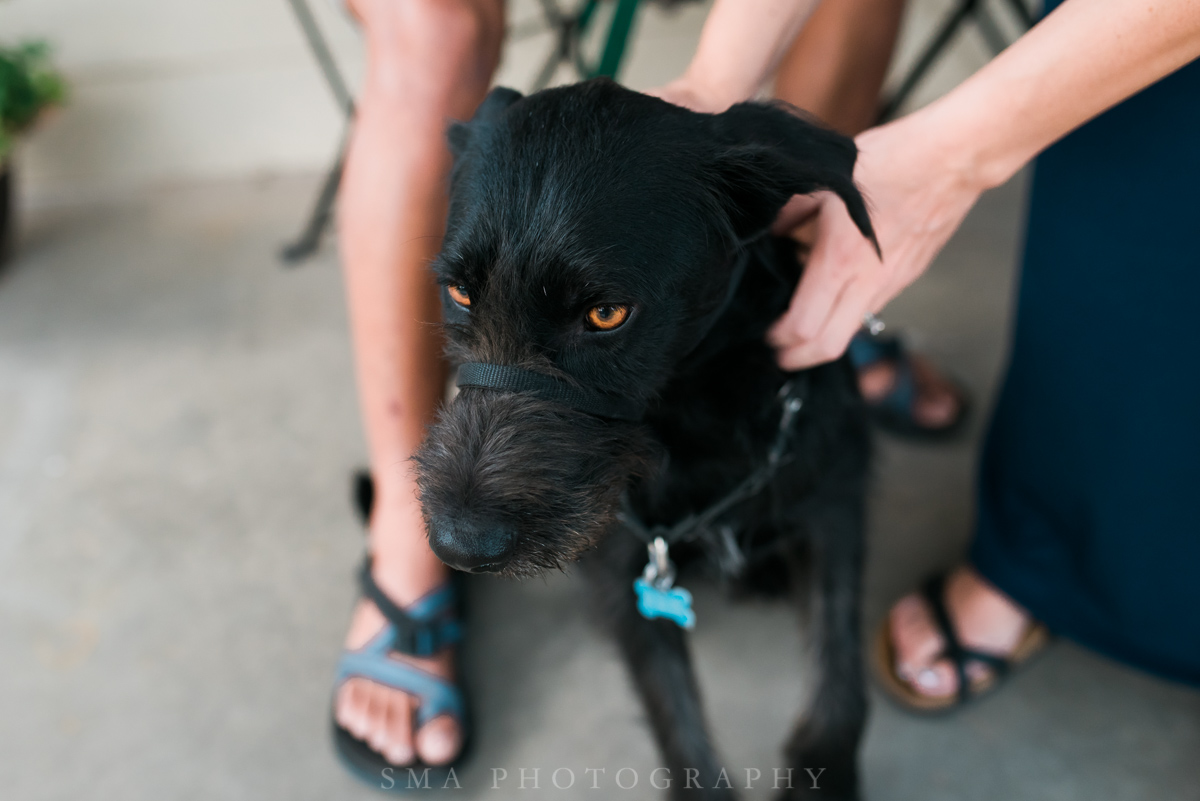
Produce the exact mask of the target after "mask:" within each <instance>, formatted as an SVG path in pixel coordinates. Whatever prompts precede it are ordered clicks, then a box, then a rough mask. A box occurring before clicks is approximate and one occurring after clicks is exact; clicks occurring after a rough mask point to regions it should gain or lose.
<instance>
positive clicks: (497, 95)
mask: <svg viewBox="0 0 1200 801" xmlns="http://www.w3.org/2000/svg"><path fill="white" fill-rule="evenodd" d="M522 97H524V95H522V94H521V93H520V92H518V91H517V90H516V89H507V88H505V87H503V86H497V87H496V88H495V89H493V90H492V91H490V92H488V94H487V97H485V98H484V99H483V102H482V103H480V104H479V108H477V109H475V115H474V116H473V117H471V121H470V122H466V123H464V122H455V123H451V125H450V128H449V130H447V131H446V141H447V142H449V143H450V152H451V153H453V154H454V157H455V158H458V157H459V156H461V155H462V154H463V153H464V152H465V151H466V149H467V144H468V143H469V142H470V141H471V130H472V129H473V128H475V127H477V126H481V125H490V124H492V123H493V122H495V120H496V118H497V117H499V116H500V114H501V113H502V112H503V111H504V110H505V109H506V108H508V107H509V106H511V105H512V104H513V103H516V102H517V101H518V100H520V99H521V98H522Z"/></svg>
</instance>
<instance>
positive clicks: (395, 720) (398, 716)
mask: <svg viewBox="0 0 1200 801" xmlns="http://www.w3.org/2000/svg"><path fill="white" fill-rule="evenodd" d="M401 497H402V498H404V497H407V498H408V499H409V500H402V501H401V502H400V503H386V502H385V503H380V504H376V505H375V508H374V510H373V513H372V514H371V515H370V517H371V531H372V537H371V538H372V551H373V553H374V561H373V564H372V565H371V567H370V568H369V569H370V578H371V581H369V582H368V581H366V580H364V581H363V595H364V597H363V598H362V600H360V601H359V603H358V605H357V606H356V608H355V610H354V615H353V618H352V619H351V623H350V630H349V632H348V633H347V636H346V641H345V647H346V653H345V654H344V655H343V659H342V664H341V665H340V669H339V673H342V672H345V673H348V674H349V675H348V677H347V678H345V680H344V681H342V682H341V684H340V685H339V686H338V688H337V691H336V693H335V697H334V719H335V721H336V722H337V724H338V725H339V726H340V727H342V728H343V729H345V730H346V731H347V732H349V733H350V734H352V735H353V736H354V737H356V738H357V739H358V740H361V741H362V742H363V743H366V744H367V745H368V746H369V747H370V749H372V750H373V751H374V752H376V753H377V754H379V755H380V756H381V757H383V759H385V760H386V761H387V762H388V763H390V764H392V765H395V766H397V767H400V766H405V765H410V764H413V763H415V762H420V763H421V764H423V765H427V766H440V765H446V764H449V763H450V762H452V761H453V760H454V759H455V758H456V757H457V756H458V754H459V752H460V751H461V749H462V743H463V736H464V732H463V730H462V714H461V698H460V697H459V694H458V691H457V689H456V688H455V687H454V684H453V682H454V670H455V665H454V652H453V643H454V641H455V640H456V639H457V635H458V628H457V621H456V620H455V619H454V608H453V597H452V596H453V589H452V588H451V587H450V586H449V584H448V581H449V575H448V572H447V570H446V568H445V566H443V565H442V564H441V563H440V562H439V561H438V560H437V559H436V557H434V556H433V554H432V553H431V552H430V551H429V547H428V545H427V544H426V542H425V536H424V525H423V523H422V522H421V520H420V513H419V508H417V506H416V503H415V501H414V500H412V499H413V498H414V496H412V495H411V494H407V493H406V494H404V495H402V496H401ZM383 532H393V533H394V535H393V536H381V535H382V533H383ZM405 532H407V533H408V534H409V535H411V536H405ZM381 607H382V608H381ZM414 623H415V624H416V625H415V626H414V625H413V624H414ZM389 627H391V629H392V631H397V630H399V633H398V634H397V635H396V637H395V642H383V641H382V640H379V639H378V638H380V637H381V635H382V633H383V632H384V630H385V629H387V628H389ZM406 628H409V629H413V628H415V629H424V630H425V634H424V635H422V636H425V637H426V640H425V641H424V642H420V637H418V638H416V639H415V640H412V641H411V642H406V640H408V639H411V638H407V637H406V636H405V634H404V631H403V629H406ZM401 648H403V651H404V652H402V651H401V650H400V649H401ZM364 651H368V652H371V654H364ZM410 651H415V652H416V654H414V653H409V652H410ZM379 657H382V659H380V658H379ZM348 660H351V661H353V665H350V666H348V665H347V662H348ZM348 667H349V668H361V669H348ZM362 674H369V675H362ZM389 685H395V686H389Z"/></svg>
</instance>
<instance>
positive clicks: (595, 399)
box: [456, 362, 644, 423]
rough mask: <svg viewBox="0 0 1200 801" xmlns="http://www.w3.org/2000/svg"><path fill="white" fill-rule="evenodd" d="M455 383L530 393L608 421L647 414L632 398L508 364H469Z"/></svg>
mask: <svg viewBox="0 0 1200 801" xmlns="http://www.w3.org/2000/svg"><path fill="white" fill-rule="evenodd" d="M456 383H457V384H458V386H459V387H484V388H486V389H501V390H505V391H508V392H523V393H528V394H530V395H534V396H536V397H539V398H541V399H542V400H547V401H550V402H552V403H561V404H563V405H565V406H570V407H571V408H572V409H578V410H579V411H581V412H586V413H587V414H590V415H594V416H596V417H603V418H605V419H608V420H624V421H627V422H634V423H636V422H637V421H639V420H641V419H642V413H643V411H644V409H643V406H642V404H641V403H640V402H638V401H635V400H634V399H633V398H626V397H621V396H619V395H610V394H608V393H603V392H592V391H589V390H586V389H583V388H581V387H577V386H575V385H573V384H568V383H567V382H565V381H561V380H559V379H557V378H555V377H554V376H551V375H546V374H545V373H538V372H534V371H533V370H526V369H524V368H521V367H510V366H509V365H505V364H484V363H482V362H467V363H466V364H463V365H461V366H460V367H459V368H458V378H457V381H456Z"/></svg>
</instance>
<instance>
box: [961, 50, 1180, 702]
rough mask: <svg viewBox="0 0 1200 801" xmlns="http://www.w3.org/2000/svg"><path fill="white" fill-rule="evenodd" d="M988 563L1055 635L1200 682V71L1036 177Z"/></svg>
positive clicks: (982, 507) (1116, 118)
mask: <svg viewBox="0 0 1200 801" xmlns="http://www.w3.org/2000/svg"><path fill="white" fill-rule="evenodd" d="M971 561H972V563H973V564H974V565H975V566H976V567H977V568H978V569H979V570H980V572H981V573H982V574H983V575H984V576H986V577H987V578H988V579H989V580H991V581H992V582H994V583H995V584H996V585H997V586H998V587H1000V589H1002V590H1003V591H1004V592H1006V593H1008V594H1009V595H1010V596H1011V597H1013V598H1014V599H1015V600H1016V601H1017V602H1018V603H1020V604H1022V605H1023V606H1025V607H1026V608H1028V609H1029V610H1030V611H1031V612H1032V614H1033V615H1034V616H1035V617H1037V618H1038V619H1040V620H1042V621H1044V622H1045V623H1046V624H1047V625H1049V626H1050V628H1051V629H1052V630H1054V631H1055V632H1057V633H1060V634H1062V635H1064V636H1067V637H1070V638H1071V639H1074V640H1076V641H1078V642H1080V643H1082V644H1084V645H1087V646H1089V647H1091V648H1093V649H1095V650H1097V651H1100V652H1102V653H1105V654H1108V655H1110V656H1113V657H1115V658H1117V659H1120V660H1122V661H1125V662H1128V663H1130V664H1133V665H1136V666H1138V667H1141V668H1144V669H1146V670H1149V671H1151V672H1154V673H1157V674H1159V675H1162V676H1166V677H1169V678H1173V679H1176V680H1180V681H1184V682H1188V683H1192V684H1200V62H1195V63H1193V64H1191V65H1189V66H1188V67H1185V68H1184V69H1183V70H1181V71H1179V72H1177V73H1175V74H1173V75H1171V76H1168V77H1167V78H1165V79H1164V80H1162V81H1161V82H1159V83H1158V84H1155V85H1154V86H1151V87H1149V88H1148V89H1146V90H1145V91H1143V92H1142V93H1140V94H1138V95H1136V96H1135V97H1132V98H1130V99H1129V100H1127V101H1126V102H1125V103H1123V104H1121V105H1120V106H1118V107H1116V108H1114V109H1112V110H1111V111H1109V112H1107V113H1106V114H1104V115H1102V116H1101V117H1098V118H1097V119H1095V120H1093V121H1092V122H1090V123H1088V124H1087V125H1085V126H1083V127H1082V128H1080V129H1079V130H1077V131H1075V132H1074V133H1072V134H1071V135H1070V136H1068V137H1066V138H1065V139H1063V140H1062V141H1061V142H1059V143H1058V144H1056V145H1054V146H1053V147H1051V148H1050V149H1049V150H1047V151H1046V152H1045V153H1044V154H1043V155H1042V156H1040V157H1039V158H1038V160H1037V162H1036V165H1035V168H1034V174H1033V186H1032V192H1031V196H1030V206H1029V221H1028V233H1027V238H1026V243H1025V251H1024V264H1023V267H1022V270H1021V276H1020V290H1019V293H1018V296H1017V318H1016V325H1015V332H1014V339H1013V343H1012V348H1011V356H1010V363H1009V366H1008V372H1007V376H1006V378H1005V381H1004V384H1003V389H1002V390H1001V394H1000V397H999V400H998V403H997V407H996V411H995V415H994V418H993V419H992V422H991V427H990V430H989V432H988V436H987V440H986V444H985V447H984V452H983V457H982V464H981V469H980V476H979V503H978V522H977V531H976V535H975V541H974V545H973V548H972V552H971Z"/></svg>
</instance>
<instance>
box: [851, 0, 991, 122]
mask: <svg viewBox="0 0 1200 801" xmlns="http://www.w3.org/2000/svg"><path fill="white" fill-rule="evenodd" d="M977 3H978V0H962V2H961V3H959V5H958V8H956V9H955V10H954V13H953V14H951V15H950V16H949V17H948V18H947V19H946V21H945V22H943V23H942V27H941V28H940V29H938V32H937V34H936V35H935V36H934V37H933V39H932V40H931V41H930V42H929V44H927V45H926V46H925V50H924V51H923V52H922V53H921V57H920V58H918V59H917V63H916V64H914V65H913V68H912V69H911V70H909V72H908V75H907V76H906V77H905V78H904V80H903V82H901V84H900V86H899V87H898V88H897V89H896V91H895V92H893V93H892V96H891V97H889V98H888V99H887V100H886V101H885V102H884V104H883V107H882V108H880V109H879V117H878V118H877V119H876V120H875V121H876V123H882V122H887V121H888V120H889V119H891V118H892V115H894V114H895V113H896V111H897V110H898V109H899V108H900V106H902V105H904V101H905V100H908V96H909V95H910V94H912V92H913V90H914V89H916V88H917V84H919V83H920V82H921V80H922V79H923V78H924V77H925V73H927V72H928V71H929V69H930V67H932V66H933V65H934V64H935V63H936V62H937V60H938V59H939V58H941V56H942V54H943V52H944V51H945V49H946V46H947V45H948V44H950V40H951V39H953V38H954V35H955V34H956V33H958V29H959V28H960V27H961V26H962V24H963V23H964V22H965V21H966V20H967V18H968V17H970V16H971V14H972V13H973V12H974V11H975V6H976V5H977Z"/></svg>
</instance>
